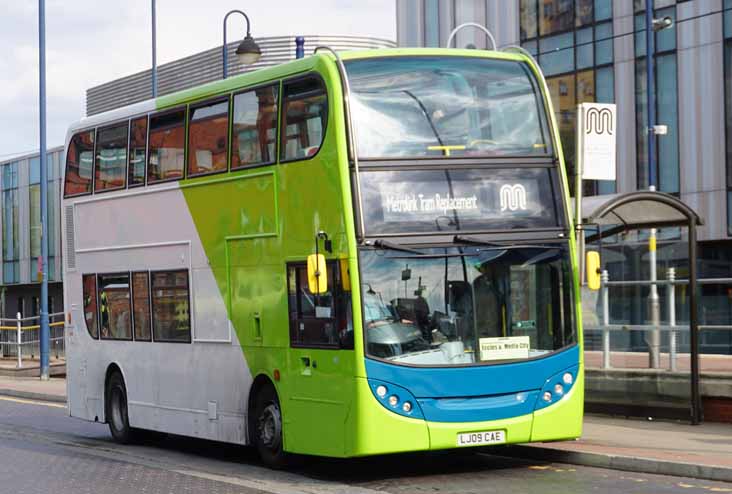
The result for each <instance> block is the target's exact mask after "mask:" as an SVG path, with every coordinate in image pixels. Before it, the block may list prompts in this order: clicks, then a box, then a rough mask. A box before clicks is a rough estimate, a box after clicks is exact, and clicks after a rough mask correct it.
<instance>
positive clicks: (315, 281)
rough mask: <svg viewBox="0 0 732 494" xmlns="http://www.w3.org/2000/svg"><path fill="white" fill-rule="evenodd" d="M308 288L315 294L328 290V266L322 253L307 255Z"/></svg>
mask: <svg viewBox="0 0 732 494" xmlns="http://www.w3.org/2000/svg"><path fill="white" fill-rule="evenodd" d="M308 290H310V293H313V294H316V295H320V294H321V293H325V292H327V291H328V268H327V267H326V265H325V256H324V255H323V254H310V255H309V256H308Z"/></svg>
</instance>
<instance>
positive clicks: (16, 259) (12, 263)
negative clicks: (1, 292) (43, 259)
mask: <svg viewBox="0 0 732 494" xmlns="http://www.w3.org/2000/svg"><path fill="white" fill-rule="evenodd" d="M2 175H3V176H2V194H3V237H2V239H3V249H2V250H3V283H18V282H20V245H19V237H20V224H19V219H18V162H17V161H15V162H12V163H7V164H5V165H3V167H2Z"/></svg>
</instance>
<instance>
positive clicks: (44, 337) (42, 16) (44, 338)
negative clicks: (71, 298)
mask: <svg viewBox="0 0 732 494" xmlns="http://www.w3.org/2000/svg"><path fill="white" fill-rule="evenodd" d="M38 76H39V77H38V82H39V84H38V103H39V105H38V106H39V117H40V118H39V120H40V122H39V126H40V129H39V130H40V137H41V139H40V141H41V142H40V148H41V149H40V152H41V163H40V164H41V263H42V264H41V266H42V268H41V320H40V323H41V334H40V346H41V380H42V381H47V380H48V378H49V362H48V360H49V349H50V338H51V332H50V327H49V325H48V170H47V168H46V167H47V165H48V159H47V156H46V3H45V0H38ZM18 352H20V348H18Z"/></svg>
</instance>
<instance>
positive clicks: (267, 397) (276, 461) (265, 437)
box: [252, 386, 289, 469]
mask: <svg viewBox="0 0 732 494" xmlns="http://www.w3.org/2000/svg"><path fill="white" fill-rule="evenodd" d="M252 426H253V427H252V434H253V438H252V439H253V441H252V442H253V443H254V446H255V447H256V448H257V453H258V454H259V457H260V458H261V459H262V461H263V462H264V464H266V465H267V466H268V467H270V468H275V469H281V468H285V467H286V466H287V465H288V463H289V462H288V460H289V455H288V454H287V453H285V451H284V449H283V445H282V411H281V409H280V400H279V398H278V397H277V392H276V391H275V390H274V388H273V387H272V386H265V387H264V388H262V389H261V390H260V391H259V393H258V394H257V397H256V400H255V404H254V415H253V422H252Z"/></svg>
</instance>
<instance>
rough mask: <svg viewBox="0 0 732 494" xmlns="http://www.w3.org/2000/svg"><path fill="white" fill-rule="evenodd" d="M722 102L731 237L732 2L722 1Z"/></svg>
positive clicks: (728, 230) (729, 0) (728, 216)
mask: <svg viewBox="0 0 732 494" xmlns="http://www.w3.org/2000/svg"><path fill="white" fill-rule="evenodd" d="M724 9H725V11H724V37H725V41H724V101H725V115H726V130H725V132H726V135H727V139H725V142H726V143H727V234H728V235H731V236H732V0H724Z"/></svg>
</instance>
